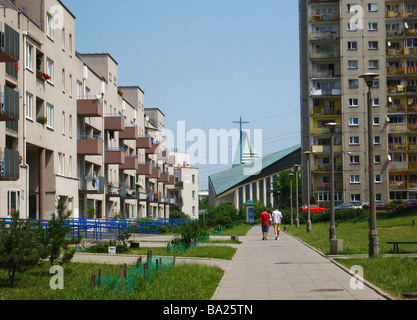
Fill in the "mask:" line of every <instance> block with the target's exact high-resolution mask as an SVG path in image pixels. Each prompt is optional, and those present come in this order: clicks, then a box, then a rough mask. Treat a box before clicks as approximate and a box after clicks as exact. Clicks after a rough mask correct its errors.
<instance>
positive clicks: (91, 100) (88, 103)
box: [77, 95, 103, 117]
mask: <svg viewBox="0 0 417 320" xmlns="http://www.w3.org/2000/svg"><path fill="white" fill-rule="evenodd" d="M77 99H78V100H77V114H78V115H79V116H81V117H102V116H103V100H102V99H101V98H98V97H97V96H88V95H87V96H78V97H77Z"/></svg>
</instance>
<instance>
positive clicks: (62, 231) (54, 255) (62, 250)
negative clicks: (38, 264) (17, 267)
mask: <svg viewBox="0 0 417 320" xmlns="http://www.w3.org/2000/svg"><path fill="white" fill-rule="evenodd" d="M65 209H66V206H65V205H64V204H63V203H61V202H59V203H58V206H57V211H58V214H57V215H55V214H53V215H52V218H51V220H50V221H48V231H47V232H45V234H44V237H43V241H42V243H43V247H44V258H49V261H50V262H51V266H53V265H54V263H55V261H59V264H60V265H62V264H64V263H68V262H70V261H71V259H72V257H73V256H74V250H70V248H69V245H70V244H76V243H80V241H81V238H78V239H67V235H68V234H69V233H70V232H71V229H70V228H69V223H68V220H67V219H68V217H70V216H71V214H72V212H71V211H67V213H64V212H65Z"/></svg>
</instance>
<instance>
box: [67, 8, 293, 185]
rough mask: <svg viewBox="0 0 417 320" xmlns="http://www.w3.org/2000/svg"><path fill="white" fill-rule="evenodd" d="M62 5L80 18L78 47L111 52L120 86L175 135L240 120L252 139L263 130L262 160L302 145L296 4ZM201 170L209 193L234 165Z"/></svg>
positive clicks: (225, 126)
mask: <svg viewBox="0 0 417 320" xmlns="http://www.w3.org/2000/svg"><path fill="white" fill-rule="evenodd" d="M63 2H64V4H65V5H66V6H67V7H68V9H69V10H71V11H72V13H73V14H74V15H75V16H76V26H77V32H76V49H77V51H79V52H82V53H96V52H108V53H110V54H111V55H112V56H113V57H114V58H115V59H116V61H118V63H119V75H118V78H119V84H120V85H139V86H140V87H141V88H142V89H143V90H144V91H145V107H147V108H154V107H158V108H160V109H161V110H162V112H163V113H164V114H165V116H166V127H167V128H168V129H169V130H171V131H173V132H174V134H175V133H176V128H177V122H178V121H185V126H186V131H187V132H188V131H189V130H191V129H201V130H203V131H204V132H207V137H208V130H209V129H218V130H219V129H226V130H231V129H234V128H236V129H238V125H237V124H233V121H237V120H239V118H240V117H241V116H242V117H243V120H244V121H249V122H250V123H249V124H245V125H244V128H246V129H249V130H251V132H252V134H253V132H254V130H256V129H262V137H263V145H262V153H263V154H264V155H266V154H269V153H272V152H276V151H279V150H282V149H284V148H286V147H290V146H293V145H295V144H298V143H300V115H299V110H300V107H299V105H300V92H299V91H300V89H299V44H298V41H299V40H298V39H299V38H298V37H299V35H298V33H299V22H298V1H294V0H291V1H284V0H261V1H253V0H252V1H251V0H177V1H173V0H125V1H114V0H113V1H110V0H100V1H93V0H64V1H63ZM189 143H190V144H192V143H193V142H192V141H191V142H189ZM207 145H208V143H207ZM220 152H225V150H220V151H219V153H220ZM233 155H234V154H232V153H231V152H230V157H229V158H230V161H232V157H233ZM197 166H198V167H199V168H200V189H207V179H208V176H209V175H211V174H214V173H216V172H219V171H221V170H224V169H226V168H229V167H230V166H231V163H230V164H228V165H220V164H219V165H204V164H199V165H197Z"/></svg>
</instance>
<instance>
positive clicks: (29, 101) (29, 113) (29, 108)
mask: <svg viewBox="0 0 417 320" xmlns="http://www.w3.org/2000/svg"><path fill="white" fill-rule="evenodd" d="M26 118H29V119H32V118H33V95H32V94H30V93H29V92H26Z"/></svg>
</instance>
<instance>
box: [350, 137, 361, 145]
mask: <svg viewBox="0 0 417 320" xmlns="http://www.w3.org/2000/svg"><path fill="white" fill-rule="evenodd" d="M349 144H350V145H357V144H359V137H349Z"/></svg>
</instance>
